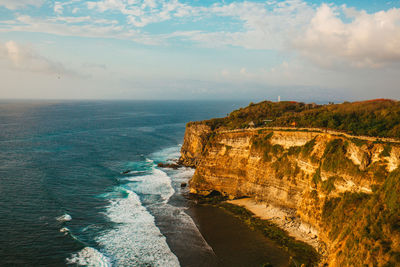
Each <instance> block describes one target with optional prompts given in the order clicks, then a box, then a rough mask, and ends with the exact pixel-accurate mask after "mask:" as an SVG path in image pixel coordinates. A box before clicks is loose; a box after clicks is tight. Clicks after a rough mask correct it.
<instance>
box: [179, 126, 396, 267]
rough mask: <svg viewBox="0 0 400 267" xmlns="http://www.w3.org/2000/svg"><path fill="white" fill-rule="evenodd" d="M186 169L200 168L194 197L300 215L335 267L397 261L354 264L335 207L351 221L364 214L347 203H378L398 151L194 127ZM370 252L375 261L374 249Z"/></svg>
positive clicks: (338, 140)
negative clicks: (215, 195) (212, 196)
mask: <svg viewBox="0 0 400 267" xmlns="http://www.w3.org/2000/svg"><path fill="white" fill-rule="evenodd" d="M181 161H182V162H183V163H184V164H186V165H189V166H194V167H196V171H195V174H194V176H193V178H192V179H191V181H190V188H191V191H192V192H194V193H198V194H208V193H209V192H211V191H212V190H217V191H219V192H221V193H222V194H224V195H227V196H229V197H230V198H237V197H244V196H248V197H252V198H254V199H256V200H257V201H260V202H265V203H268V204H272V205H274V206H277V207H281V208H284V209H292V210H294V211H295V212H296V214H297V215H298V216H299V218H300V219H301V220H302V221H303V222H304V223H307V224H309V225H311V227H312V228H313V229H315V230H316V232H317V233H318V238H319V239H320V240H321V241H322V242H323V243H325V245H326V250H327V255H326V256H327V258H326V259H325V262H327V263H328V264H329V265H331V266H340V265H342V264H350V265H351V264H353V265H354V264H355V265H357V264H358V263H360V264H365V263H366V264H367V265H369V264H371V265H372V264H376V265H378V266H379V265H383V264H384V263H387V262H393V261H396V259H395V258H393V257H392V256H388V255H387V253H389V252H387V253H386V252H385V251H384V249H385V248H382V247H379V249H378V250H382V251H383V252H382V251H381V252H379V253H378V252H377V253H376V255H370V259H369V261H367V262H366V261H365V258H364V259H357V260H355V261H351V260H350V261H348V258H346V257H347V256H346V255H345V254H346V253H351V250H352V249H353V248H351V249H349V248H343V246H345V245H346V244H347V240H348V239H349V238H355V237H349V235H350V234H349V233H344V231H345V229H341V228H340V229H336V228H337V226H334V225H335V224H338V223H339V224H340V223H343V225H347V222H346V221H344V220H345V219H344V218H342V217H340V216H342V215H340V213H341V211H340V210H337V209H336V208H337V207H336V206H333V207H331V206H332V205H334V204H335V203H336V205H339V206H340V205H342V206H343V213H347V212H348V216H352V214H353V213H351V212H354V210H356V209H357V207H355V208H353V209H352V208H351V205H350V204H348V203H347V202H345V200H346V199H347V198H348V197H351V198H357V201H358V199H361V200H360V201H364V202H365V203H367V201H370V202H371V201H372V200H370V198H372V197H371V196H372V195H374V193H373V192H374V191H376V190H377V188H380V187H382V185H383V184H384V183H385V179H386V177H388V175H389V174H390V173H391V172H393V171H394V170H395V169H397V167H398V166H399V164H400V144H398V143H391V144H388V143H382V142H373V141H371V140H361V139H355V138H349V137H346V136H340V135H333V134H331V133H325V132H307V131H296V130H293V131H288V130H272V129H247V130H233V131H222V130H221V131H216V132H213V131H211V129H210V128H209V127H208V126H206V125H202V124H190V125H188V127H187V129H186V133H185V139H184V144H183V146H182V157H181ZM364 202H363V203H364ZM332 203H333V204H332ZM341 203H342V204H341ZM346 203H347V204H346ZM346 205H347V206H346ZM349 205H350V206H349ZM371 205H372V204H371ZM342 206H340V207H342ZM384 208H386V206H384V205H383V208H382V209H384ZM336 213H338V214H336ZM330 214H333V215H332V216H331V215H330ZM354 216H355V215H354ZM340 220H342V221H343V222H342V221H340ZM350 226H351V225H349V226H348V227H350ZM335 227H336V228H335ZM343 228H345V227H343ZM382 235H383V234H382ZM360 238H361V237H360ZM385 238H387V239H388V240H389V241H390V242H391V244H399V243H400V242H399V239H396V238H393V237H391V236H390V234H389V233H387V235H385ZM389 241H387V242H389ZM358 242H360V241H358ZM382 242H383V241H382ZM385 242H386V241H385ZM354 246H356V247H357V246H361V245H359V244H356V245H354ZM365 246H366V245H365ZM363 248H364V247H363ZM354 249H355V248H354ZM364 249H365V251H366V252H365V253H367V254H368V253H369V252H368V251H369V249H368V247H367V246H366V247H365V248H364ZM397 249H398V250H399V251H397ZM359 250H361V249H359ZM391 251H392V252H393V251H394V252H393V253H399V254H398V255H400V248H398V245H397V247H396V246H391ZM360 253H361V252H360ZM396 255H397V254H396ZM359 257H362V256H359ZM371 258H372V259H371ZM393 259H394V260H393ZM342 266H343V265H342Z"/></svg>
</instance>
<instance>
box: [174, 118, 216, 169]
mask: <svg viewBox="0 0 400 267" xmlns="http://www.w3.org/2000/svg"><path fill="white" fill-rule="evenodd" d="M211 132H212V131H211V128H210V127H209V126H207V125H205V124H195V123H188V125H187V126H186V131H185V136H184V141H183V145H182V148H181V158H180V159H179V162H180V163H181V164H184V165H186V166H188V167H195V166H197V165H198V161H199V160H200V159H201V155H202V152H203V150H204V148H205V147H206V144H207V142H208V138H209V135H210V134H211Z"/></svg>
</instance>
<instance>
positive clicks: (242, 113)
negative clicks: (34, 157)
mask: <svg viewBox="0 0 400 267" xmlns="http://www.w3.org/2000/svg"><path fill="white" fill-rule="evenodd" d="M193 123H205V124H207V125H209V126H210V127H211V129H212V130H215V129H218V128H226V129H241V128H247V127H249V126H253V125H254V127H262V126H271V127H273V126H280V127H294V126H295V127H305V128H324V129H331V130H337V131H343V132H346V133H349V134H353V135H365V136H376V137H392V138H400V102H399V101H395V100H390V99H374V100H368V101H361V102H352V103H350V102H344V103H342V104H329V105H317V104H314V103H312V104H305V103H302V102H294V101H282V102H271V101H263V102H260V103H257V104H254V103H250V104H249V106H247V107H245V108H240V109H238V110H235V111H233V112H231V113H230V114H229V115H228V116H227V117H225V118H217V119H211V120H206V121H202V122H193Z"/></svg>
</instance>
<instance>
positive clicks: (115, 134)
mask: <svg viewBox="0 0 400 267" xmlns="http://www.w3.org/2000/svg"><path fill="white" fill-rule="evenodd" d="M240 104H241V103H231V102H216V101H214V102H201V101H187V102H178V101H66V102H56V101H23V102H21V101H3V102H1V103H0V263H1V265H16V266H18V265H19V266H65V265H84V266H179V265H180V261H181V262H182V259H180V258H184V255H195V256H192V258H193V257H195V258H196V259H194V262H202V261H203V262H204V261H205V263H206V262H207V259H210V258H212V257H213V251H212V249H211V247H210V246H209V245H208V244H207V242H206V241H205V240H204V238H203V237H202V235H201V234H200V232H199V230H198V229H197V227H196V225H195V223H194V222H193V220H192V219H191V218H190V217H189V216H188V215H187V214H186V213H185V209H186V208H187V205H188V204H187V200H186V199H185V198H184V197H183V196H182V193H183V192H182V191H184V190H188V189H186V188H184V189H181V186H180V185H181V183H182V182H187V181H188V179H189V178H190V177H191V175H192V174H193V170H192V169H188V168H181V169H179V170H167V169H161V168H158V167H157V163H159V162H165V161H170V160H173V159H177V158H178V157H179V151H180V146H181V143H182V142H183V135H184V131H185V125H186V123H187V122H189V121H193V120H202V119H208V118H212V117H221V116H225V115H226V114H227V113H228V112H230V111H232V110H233V109H236V108H238V107H239V106H240ZM124 172H125V173H124ZM194 251H195V252H196V253H193V252H194Z"/></svg>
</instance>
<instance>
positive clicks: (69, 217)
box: [56, 213, 72, 222]
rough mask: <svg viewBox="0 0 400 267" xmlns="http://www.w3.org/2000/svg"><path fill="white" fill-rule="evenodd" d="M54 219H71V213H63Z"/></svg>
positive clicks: (62, 220)
mask: <svg viewBox="0 0 400 267" xmlns="http://www.w3.org/2000/svg"><path fill="white" fill-rule="evenodd" d="M56 220H57V221H59V222H67V221H70V220H72V217H71V215H69V214H67V213H65V214H63V215H61V216H59V217H57V218H56Z"/></svg>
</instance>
